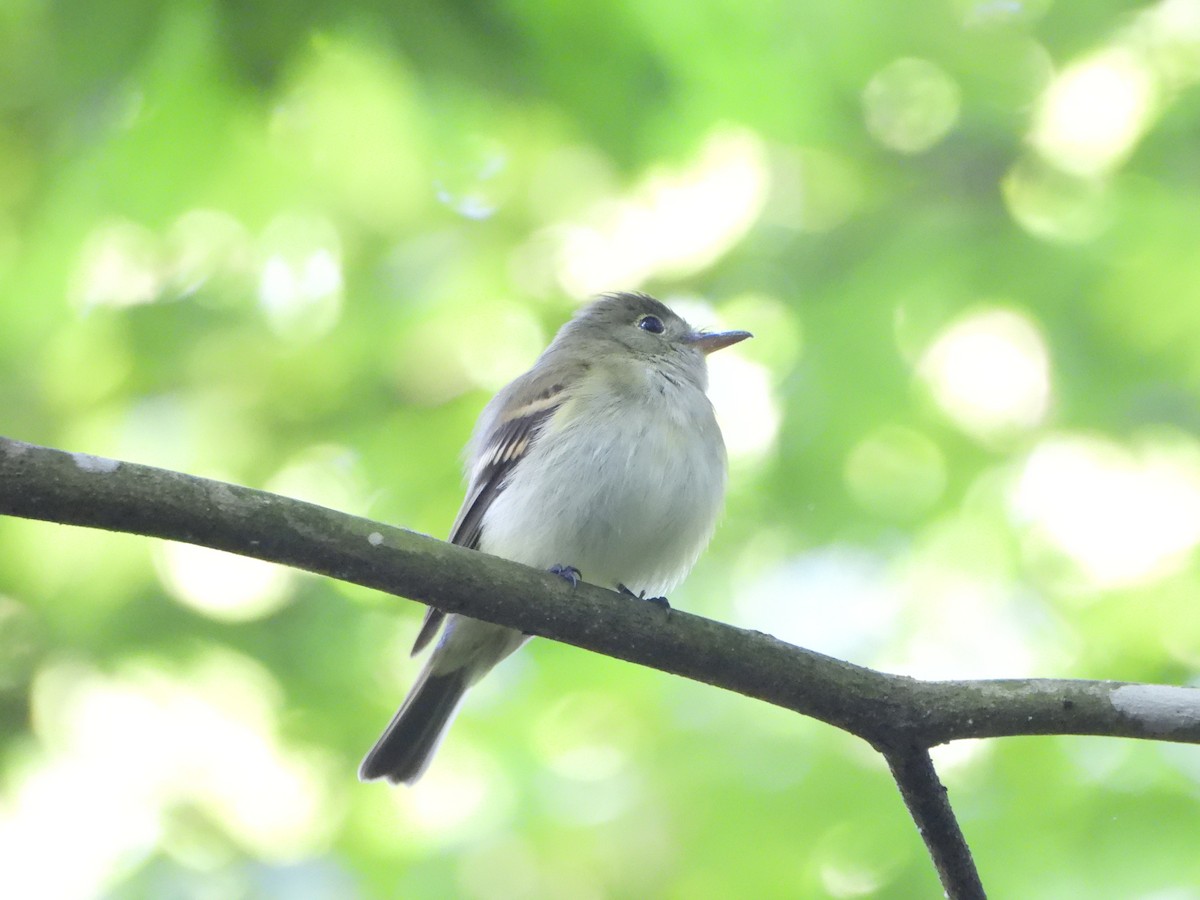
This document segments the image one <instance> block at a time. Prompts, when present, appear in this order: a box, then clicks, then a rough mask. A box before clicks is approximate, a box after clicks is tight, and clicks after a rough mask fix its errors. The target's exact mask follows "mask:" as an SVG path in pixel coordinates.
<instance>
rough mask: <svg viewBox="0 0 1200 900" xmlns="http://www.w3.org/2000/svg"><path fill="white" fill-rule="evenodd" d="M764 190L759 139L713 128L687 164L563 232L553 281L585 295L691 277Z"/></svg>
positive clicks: (656, 174)
mask: <svg viewBox="0 0 1200 900" xmlns="http://www.w3.org/2000/svg"><path fill="white" fill-rule="evenodd" d="M767 186H768V168H767V161H766V154H765V149H764V147H763V145H762V142H761V141H760V140H759V138H758V137H756V136H755V135H754V134H752V133H751V132H748V131H744V130H735V129H730V128H722V129H719V130H718V131H716V132H714V133H713V134H711V135H710V136H709V137H708V139H707V140H706V141H705V142H704V144H703V146H702V147H701V148H700V152H699V154H698V156H697V158H696V160H695V161H694V162H693V163H692V164H691V165H690V166H686V167H684V168H682V169H680V170H675V171H672V170H667V169H656V170H653V171H652V172H650V174H648V175H647V176H646V178H645V179H644V180H643V181H642V183H641V184H640V185H638V186H637V187H636V188H635V189H634V191H633V192H632V194H631V195H630V196H628V197H626V198H619V199H614V200H610V201H607V202H604V203H602V204H600V205H599V206H598V207H596V208H594V209H593V210H592V212H591V213H590V214H588V215H587V216H585V221H584V222H583V223H580V224H571V225H567V226H564V227H563V229H562V230H561V232H560V238H561V243H560V266H559V280H560V282H561V283H562V285H563V287H564V288H565V289H566V290H567V291H568V292H569V293H571V294H574V295H576V296H587V295H590V294H595V293H599V292H601V291H605V290H611V289H612V288H613V286H614V285H619V286H621V287H625V288H634V287H638V286H640V285H641V284H643V283H644V282H645V281H646V280H647V279H649V278H651V277H655V276H665V275H672V276H682V275H686V274H689V273H692V272H698V271H700V270H702V269H704V268H706V267H707V266H709V265H711V264H712V263H713V262H714V261H716V260H717V259H719V258H720V257H721V256H722V255H723V254H724V253H725V252H726V251H728V250H729V248H731V247H732V246H733V245H734V244H736V243H737V242H738V240H740V239H741V237H742V236H743V235H744V234H745V233H746V231H747V230H749V228H750V226H751V225H752V224H753V223H754V222H755V220H756V219H757V218H758V215H759V212H760V211H761V209H762V206H763V203H764V200H765V197H766V194H767Z"/></svg>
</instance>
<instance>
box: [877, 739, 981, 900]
mask: <svg viewBox="0 0 1200 900" xmlns="http://www.w3.org/2000/svg"><path fill="white" fill-rule="evenodd" d="M884 757H885V758H886V759H887V762H888V768H890V769H891V770H892V777H893V778H895V779H896V786H897V787H899V788H900V796H901V797H903V798H904V805H905V806H907V807H908V811H909V812H910V813H911V814H912V817H913V822H915V823H916V825H917V831H918V832H919V833H920V835H921V838H922V839H923V840H924V841H925V848H926V849H927V850H928V851H929V856H930V857H931V858H932V859H933V865H934V867H935V868H936V869H937V871H938V877H939V878H940V879H941V881H942V886H943V887H944V888H946V896H947V897H950V898H952V900H983V898H984V897H985V896H986V895H985V894H984V890H983V882H982V881H980V880H979V872H978V871H977V870H976V869H975V861H974V860H973V859H972V858H971V850H970V848H969V847H968V846H967V841H966V839H965V838H964V837H963V833H962V829H960V828H959V827H958V820H957V819H956V818H955V817H954V810H953V809H951V807H950V798H949V797H948V796H947V794H946V788H945V787H944V786H943V785H942V782H941V780H940V779H939V778H938V776H937V772H936V771H935V770H934V768H933V760H932V759H930V758H929V751H928V750H927V749H925V748H924V747H920V746H915V745H909V746H906V747H899V748H894V749H889V750H885V751H884Z"/></svg>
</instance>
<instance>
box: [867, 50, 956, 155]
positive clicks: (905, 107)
mask: <svg viewBox="0 0 1200 900" xmlns="http://www.w3.org/2000/svg"><path fill="white" fill-rule="evenodd" d="M959 94H960V92H959V89H958V84H957V83H956V82H955V81H954V79H953V78H951V77H950V76H949V75H947V74H946V72H945V71H944V70H942V68H941V67H940V66H938V65H937V64H935V63H932V62H930V61H929V60H925V59H914V58H911V57H907V58H904V59H898V60H896V61H895V62H892V63H890V64H888V65H887V66H885V67H884V68H883V69H882V70H880V71H879V72H877V73H876V74H875V75H874V76H873V77H872V78H871V80H870V81H869V82H868V83H867V87H866V90H864V91H863V113H864V115H865V116H866V120H867V130H868V131H869V132H870V133H871V136H872V137H874V138H875V140H877V141H879V143H881V144H883V145H884V146H885V147H888V148H889V149H892V150H897V151H899V152H900V153H922V152H924V151H925V150H928V149H929V148H930V147H932V146H933V145H934V144H936V143H937V142H938V141H940V140H941V139H942V138H944V137H945V136H946V134H947V133H948V132H949V131H950V129H951V128H953V127H954V123H955V122H956V121H958V108H959Z"/></svg>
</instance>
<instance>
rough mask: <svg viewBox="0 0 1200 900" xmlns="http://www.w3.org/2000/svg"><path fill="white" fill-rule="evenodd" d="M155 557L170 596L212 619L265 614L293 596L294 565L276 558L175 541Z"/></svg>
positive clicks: (240, 619) (242, 618)
mask: <svg viewBox="0 0 1200 900" xmlns="http://www.w3.org/2000/svg"><path fill="white" fill-rule="evenodd" d="M156 558H157V561H158V567H157V568H158V572H159V577H160V578H161V580H162V582H163V586H164V587H165V588H166V589H167V591H168V592H169V593H170V595H171V596H172V597H174V598H175V599H176V600H178V601H179V602H180V603H182V604H183V605H184V606H187V607H189V608H191V609H194V610H196V611H197V612H201V613H203V614H204V615H206V616H209V617H210V618H213V619H218V620H220V621H223V622H247V621H252V620H254V619H261V618H264V617H266V616H269V615H271V614H272V613H274V612H276V611H277V610H278V609H280V608H281V607H282V606H283V605H284V604H285V603H287V601H288V600H289V599H290V593H289V590H288V589H289V587H290V585H291V581H292V574H291V573H292V571H293V570H291V569H288V568H285V567H283V566H278V565H275V564H274V563H268V562H263V561H262V560H258V559H251V558H250V557H248V556H239V555H237V554H236V553H226V552H224V551H223V550H212V549H210V548H208V547H198V546H196V545H195V544H177V543H175V542H173V541H164V542H163V543H161V544H159V545H158V547H157V550H156Z"/></svg>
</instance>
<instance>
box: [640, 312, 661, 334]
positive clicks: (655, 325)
mask: <svg viewBox="0 0 1200 900" xmlns="http://www.w3.org/2000/svg"><path fill="white" fill-rule="evenodd" d="M637 327H638V328H640V329H642V331H649V332H650V333H651V334H662V333H663V323H662V319H660V318H659V317H658V316H642V317H641V318H640V319H638V322H637Z"/></svg>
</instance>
